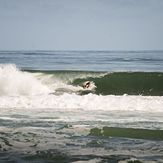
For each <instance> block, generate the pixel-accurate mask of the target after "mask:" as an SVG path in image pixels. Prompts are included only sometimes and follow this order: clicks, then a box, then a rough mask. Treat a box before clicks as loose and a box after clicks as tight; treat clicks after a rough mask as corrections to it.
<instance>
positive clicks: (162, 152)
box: [0, 51, 163, 163]
mask: <svg viewBox="0 0 163 163" xmlns="http://www.w3.org/2000/svg"><path fill="white" fill-rule="evenodd" d="M86 81H90V83H91V84H90V87H89V88H83V83H84V82H86ZM0 162H1V163H6V162H10V163H13V162H14V163H17V162H18V163H27V162H32V163H103V162H104V163H134V162H135V163H140V162H143V163H144V162H145V163H163V51H0Z"/></svg>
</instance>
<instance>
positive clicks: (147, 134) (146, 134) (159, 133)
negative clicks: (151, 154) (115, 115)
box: [89, 127, 163, 140]
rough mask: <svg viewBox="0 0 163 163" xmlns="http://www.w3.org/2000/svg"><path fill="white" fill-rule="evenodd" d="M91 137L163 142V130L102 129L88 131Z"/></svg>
mask: <svg viewBox="0 0 163 163" xmlns="http://www.w3.org/2000/svg"><path fill="white" fill-rule="evenodd" d="M89 135H91V136H103V137H124V138H134V139H154V140H163V130H147V129H133V128H117V127H103V128H102V129H100V128H93V129H91V130H90V133H89Z"/></svg>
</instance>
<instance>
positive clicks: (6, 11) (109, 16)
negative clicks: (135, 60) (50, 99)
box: [0, 0, 163, 50]
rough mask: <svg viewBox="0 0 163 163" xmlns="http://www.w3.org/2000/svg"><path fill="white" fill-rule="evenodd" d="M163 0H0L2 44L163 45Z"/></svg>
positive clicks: (44, 46) (79, 46)
mask: <svg viewBox="0 0 163 163" xmlns="http://www.w3.org/2000/svg"><path fill="white" fill-rule="evenodd" d="M162 49H163V0H0V50H162Z"/></svg>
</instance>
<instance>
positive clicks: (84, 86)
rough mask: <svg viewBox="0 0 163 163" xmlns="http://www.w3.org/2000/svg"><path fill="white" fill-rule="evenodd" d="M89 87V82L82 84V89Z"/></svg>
mask: <svg viewBox="0 0 163 163" xmlns="http://www.w3.org/2000/svg"><path fill="white" fill-rule="evenodd" d="M90 85H91V82H90V81H86V82H84V83H83V88H84V89H86V88H89V87H90Z"/></svg>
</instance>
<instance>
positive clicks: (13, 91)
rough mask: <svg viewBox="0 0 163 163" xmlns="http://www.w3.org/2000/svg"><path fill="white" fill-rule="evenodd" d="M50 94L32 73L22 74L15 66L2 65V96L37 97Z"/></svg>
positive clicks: (0, 87)
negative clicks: (37, 95)
mask: <svg viewBox="0 0 163 163" xmlns="http://www.w3.org/2000/svg"><path fill="white" fill-rule="evenodd" d="M48 92H50V90H49V88H48V87H47V86H46V85H43V84H42V83H41V82H40V81H38V80H37V79H36V78H35V77H33V76H32V75H31V74H30V73H27V72H22V71H20V70H18V69H17V68H16V66H15V65H0V95H9V96H10V95H36V94H41V93H48Z"/></svg>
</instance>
